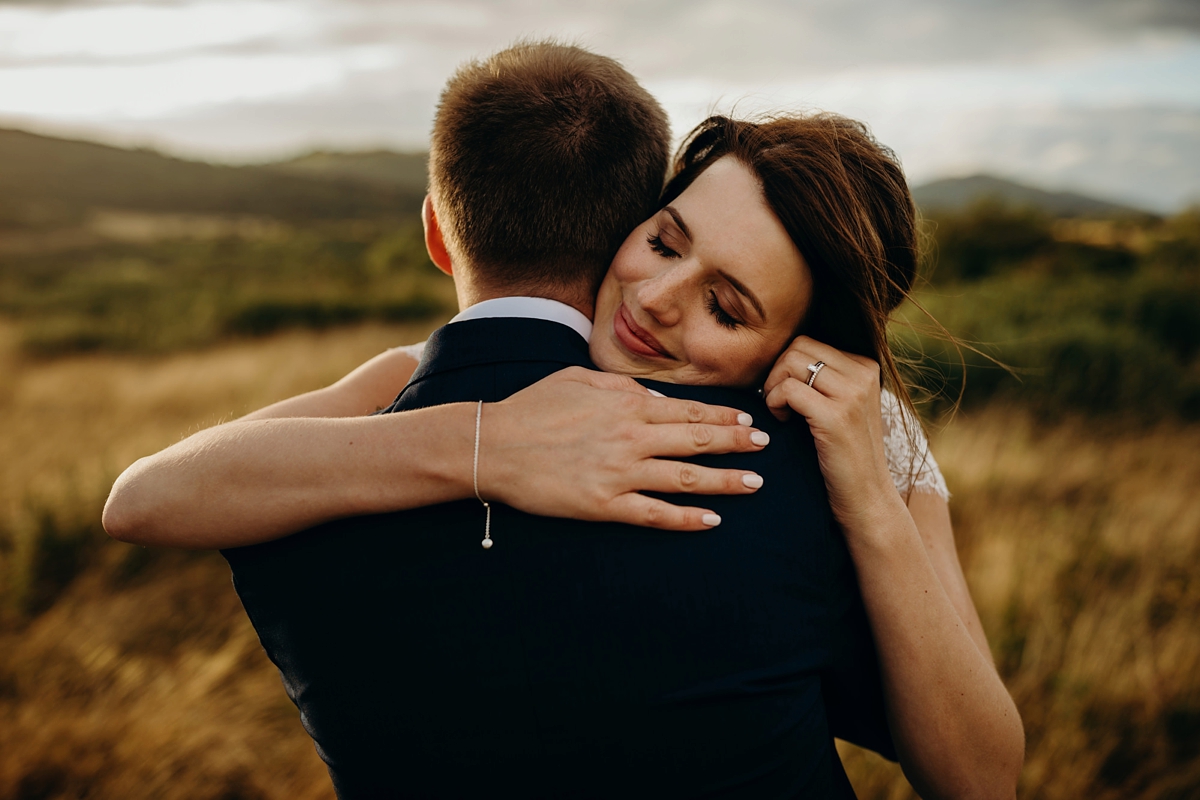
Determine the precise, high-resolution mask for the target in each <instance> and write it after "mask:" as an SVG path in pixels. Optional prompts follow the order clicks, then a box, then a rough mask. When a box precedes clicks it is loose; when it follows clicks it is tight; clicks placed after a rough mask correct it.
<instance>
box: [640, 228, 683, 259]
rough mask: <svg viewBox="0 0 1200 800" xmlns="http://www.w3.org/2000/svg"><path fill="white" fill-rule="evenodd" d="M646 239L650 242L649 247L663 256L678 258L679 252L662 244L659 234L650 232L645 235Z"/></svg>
mask: <svg viewBox="0 0 1200 800" xmlns="http://www.w3.org/2000/svg"><path fill="white" fill-rule="evenodd" d="M646 241H648V242H649V243H650V249H651V250H653V251H654V252H656V253H658V254H659V255H660V256H662V257H663V258H679V253H676V252H675V251H674V250H672V249H671V248H669V247H667V246H666V245H665V244H663V240H662V236H661V235H659V234H657V233H652V234H650V235H649V236H647V237H646Z"/></svg>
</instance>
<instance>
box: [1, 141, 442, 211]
mask: <svg viewBox="0 0 1200 800" xmlns="http://www.w3.org/2000/svg"><path fill="white" fill-rule="evenodd" d="M299 161H300V162H301V163H305V160H304V159H300V160H299ZM295 163H296V162H293V164H295ZM423 195H424V187H423V186H421V187H420V188H419V189H418V188H413V187H412V185H411V184H409V183H405V182H400V181H395V180H393V181H365V180H362V179H361V178H360V177H356V176H353V175H350V174H346V173H344V172H343V173H338V174H334V173H332V172H330V171H329V170H326V171H325V173H324V174H321V175H320V176H319V177H316V176H314V170H313V169H311V168H308V169H306V168H304V167H295V166H293V167H292V168H284V167H281V166H280V165H275V166H246V167H233V166H220V165H215V164H207V163H202V162H197V161H187V160H184V159H179V158H172V157H170V156H166V155H163V154H161V153H157V152H154V151H150V150H129V149H123V148H118V147H110V146H108V145H102V144H95V143H92V142H83V141H75V140H69V139H60V138H55V137H50V136H40V135H37V134H32V133H27V132H24V131H18V130H4V129H0V227H8V228H14V227H16V228H22V227H25V228H28V227H34V228H37V227H61V226H69V225H72V224H75V223H78V222H79V221H80V220H81V219H82V218H83V217H84V216H85V215H86V214H87V212H88V211H89V210H91V209H96V208H105V209H121V210H133V211H144V212H153V213H191V214H222V215H234V216H236V215H251V216H260V217H270V218H274V219H282V220H292V221H304V220H320V219H362V218H381V217H400V216H405V217H408V216H411V215H413V214H415V213H417V212H418V211H419V209H420V204H421V198H422V197H423Z"/></svg>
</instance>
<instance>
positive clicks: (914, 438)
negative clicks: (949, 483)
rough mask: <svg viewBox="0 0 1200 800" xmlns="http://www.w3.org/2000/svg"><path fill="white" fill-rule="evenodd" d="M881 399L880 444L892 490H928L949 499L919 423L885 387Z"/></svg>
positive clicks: (901, 492) (948, 493)
mask: <svg viewBox="0 0 1200 800" xmlns="http://www.w3.org/2000/svg"><path fill="white" fill-rule="evenodd" d="M882 400H883V403H882V405H883V446H884V450H885V451H886V452H887V462H888V470H889V471H890V472H891V473H892V482H893V483H895V484H896V489H897V490H899V492H900V494H901V495H904V496H905V497H907V496H908V493H909V492H929V493H931V494H936V495H937V496H938V497H941V498H942V499H943V500H949V499H950V490H949V489H947V488H946V479H945V478H943V477H942V471H941V470H940V469H939V468H938V464H937V461H936V460H935V459H934V457H933V453H931V452H929V440H927V439H926V438H925V432H924V431H923V430H921V423H920V422H919V421H918V420H917V419H915V418H914V417H913V416H912V412H910V411H908V409H906V408H904V406H902V405H901V404H900V400H899V399H898V398H897V397H896V395H894V394H892V393H891V392H889V391H888V390H887V389H884V390H883V397H882ZM906 423H907V424H906Z"/></svg>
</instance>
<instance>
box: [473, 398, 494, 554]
mask: <svg viewBox="0 0 1200 800" xmlns="http://www.w3.org/2000/svg"><path fill="white" fill-rule="evenodd" d="M481 419H483V401H482V400H480V401H479V405H477V406H475V465H474V466H473V467H472V468H471V482H472V483H474V484H475V499H476V500H478V501H479V502H481V503H483V507H484V509H485V510H486V511H487V519H486V520H485V521H484V523H483V541H482V542H480V544H482V545H483V549H484V550H487V549H489V548H491V546H492V506H491V504H490V503H489V502H488V501H487V500H484V499H483V498H482V497H480V496H479V421H480V420H481Z"/></svg>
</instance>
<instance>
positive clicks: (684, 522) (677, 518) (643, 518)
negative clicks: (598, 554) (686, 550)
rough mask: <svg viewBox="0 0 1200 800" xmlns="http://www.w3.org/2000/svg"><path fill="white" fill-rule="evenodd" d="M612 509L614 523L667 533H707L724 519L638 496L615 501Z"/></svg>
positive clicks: (698, 510) (610, 507)
mask: <svg viewBox="0 0 1200 800" xmlns="http://www.w3.org/2000/svg"><path fill="white" fill-rule="evenodd" d="M609 510H610V511H611V512H612V517H611V520H612V521H613V522H624V523H627V524H629V525H639V526H641V527H644V528H657V529H659V530H664V531H707V530H711V529H712V528H714V527H716V526H717V525H720V524H721V517H720V516H718V515H717V514H714V513H713V512H712V511H710V510H708V509H705V508H693V507H691V506H676V505H672V504H671V503H668V502H666V501H665V500H657V499H655V498H653V497H646V496H645V495H642V494H635V493H629V494H624V495H621V496H620V497H618V498H616V499H615V500H613V502H612V503H611V504H610V506H609Z"/></svg>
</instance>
